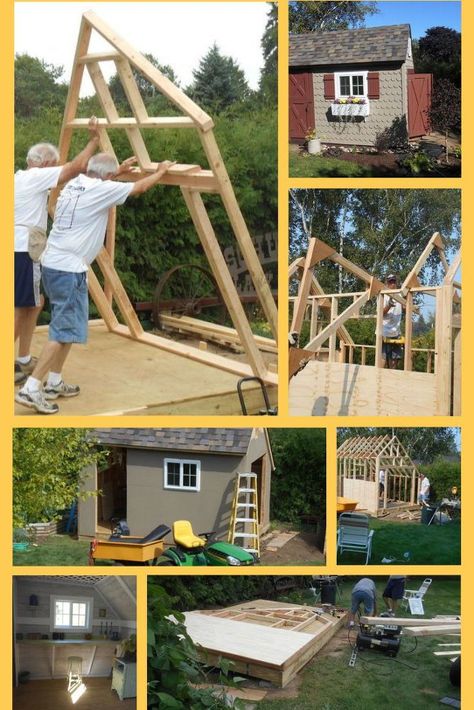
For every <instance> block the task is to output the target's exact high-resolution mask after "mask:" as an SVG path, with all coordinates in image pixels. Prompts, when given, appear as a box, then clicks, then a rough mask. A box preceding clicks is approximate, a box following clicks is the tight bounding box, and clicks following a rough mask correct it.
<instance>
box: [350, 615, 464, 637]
mask: <svg viewBox="0 0 474 710" xmlns="http://www.w3.org/2000/svg"><path fill="white" fill-rule="evenodd" d="M360 622H361V624H371V625H373V624H390V625H393V626H402V627H403V636H444V635H454V636H459V635H460V634H461V617H460V616H454V615H453V616H435V617H434V618H433V619H414V618H413V617H410V618H405V617H403V618H402V617H394V616H392V617H386V616H363V617H361V620H360Z"/></svg>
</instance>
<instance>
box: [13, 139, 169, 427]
mask: <svg viewBox="0 0 474 710" xmlns="http://www.w3.org/2000/svg"><path fill="white" fill-rule="evenodd" d="M134 162H135V158H128V159H127V160H125V161H124V162H123V163H122V164H121V165H120V166H119V165H118V163H117V161H116V159H115V157H114V156H112V155H110V154H109V153H98V154H97V155H95V156H93V157H92V158H90V160H89V162H88V164H87V174H86V175H79V176H78V177H76V178H74V179H73V180H71V181H70V182H68V183H67V185H66V186H65V187H64V189H63V190H62V192H61V194H60V196H59V199H58V202H57V205H56V212H55V216H54V223H53V226H52V229H51V232H50V234H49V238H48V245H47V247H46V249H45V251H44V253H43V256H42V258H41V263H42V279H43V286H44V289H45V292H46V295H47V296H48V297H49V300H50V304H51V322H50V325H49V342H48V343H46V345H45V346H44V347H43V350H42V352H41V355H40V357H39V360H38V363H37V365H36V367H35V369H34V370H33V373H32V374H31V375H30V377H29V378H28V379H27V381H26V383H25V385H24V387H23V388H22V389H21V390H20V391H19V392H18V393H17V395H16V397H15V400H16V401H17V402H18V403H19V404H23V405H24V406H25V407H30V408H32V409H36V411H37V412H39V413H41V414H56V412H58V410H59V407H58V405H57V404H56V403H53V402H51V401H50V400H54V399H57V398H58V397H75V396H76V395H78V394H79V392H80V388H79V387H78V386H77V385H70V384H66V383H65V382H64V380H63V378H62V374H61V373H62V369H63V366H64V363H65V360H66V358H67V356H68V354H69V351H70V349H71V345H72V344H73V343H85V342H87V324H88V319H89V299H88V294H87V271H88V268H89V264H92V262H93V261H94V259H95V258H96V257H97V255H98V253H99V252H100V250H101V249H102V246H103V242H104V237H105V232H106V229H107V219H108V214H109V209H110V208H111V207H114V206H115V205H122V204H123V203H124V202H125V200H126V199H127V197H129V195H139V194H142V193H143V192H146V191H147V190H149V189H150V188H152V187H153V186H154V185H156V184H157V183H159V182H160V180H161V178H162V177H163V175H164V174H165V173H166V172H167V170H168V169H169V168H170V167H171V166H172V165H174V163H171V162H170V161H167V160H166V161H164V162H162V163H159V164H158V168H157V170H156V172H154V173H152V174H151V175H147V176H146V177H144V178H141V179H140V180H137V182H135V183H133V182H114V181H113V178H114V177H117V175H119V174H121V173H126V172H129V171H130V170H131V169H132V164H133V163H134ZM47 373H49V374H48V378H47V381H46V382H45V384H44V388H43V385H42V382H43V378H44V377H45V376H46V374H47Z"/></svg>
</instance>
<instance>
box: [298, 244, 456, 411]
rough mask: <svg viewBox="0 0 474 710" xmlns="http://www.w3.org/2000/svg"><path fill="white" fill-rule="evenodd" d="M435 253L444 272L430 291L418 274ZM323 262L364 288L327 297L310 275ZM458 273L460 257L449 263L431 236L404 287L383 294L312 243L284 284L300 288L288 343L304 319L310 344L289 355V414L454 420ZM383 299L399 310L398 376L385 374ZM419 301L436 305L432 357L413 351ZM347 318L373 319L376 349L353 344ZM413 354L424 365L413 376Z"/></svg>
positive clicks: (373, 281)
mask: <svg viewBox="0 0 474 710" xmlns="http://www.w3.org/2000/svg"><path fill="white" fill-rule="evenodd" d="M433 251H435V252H436V253H437V254H438V257H439V260H440V262H441V264H442V268H443V270H444V277H443V280H442V282H441V283H439V284H437V285H435V286H429V285H421V284H420V281H419V278H418V277H419V274H420V272H421V270H422V268H423V267H424V266H425V264H426V262H427V260H428V258H429V257H430V255H431V253H432V252H433ZM324 259H329V260H330V261H332V262H333V263H334V264H336V265H337V266H338V267H339V268H342V269H344V270H346V271H347V272H349V273H350V274H351V275H352V276H353V277H354V278H356V279H358V280H359V281H362V283H363V288H362V289H361V290H354V291H351V292H350V293H345V292H341V293H325V292H324V290H323V288H322V287H321V285H320V283H319V281H318V279H317V277H316V275H315V273H314V271H315V267H316V266H317V265H318V264H319V263H320V262H321V261H323V260H324ZM460 265H461V258H460V253H457V254H456V256H455V257H454V258H453V259H452V261H451V263H450V264H449V263H448V261H447V259H446V255H445V245H444V242H443V240H442V238H441V235H440V234H439V233H438V232H435V233H434V234H433V236H432V237H431V239H430V240H429V241H428V243H427V245H426V246H425V248H424V249H423V251H422V253H421V254H420V256H419V258H418V259H417V261H416V263H415V265H414V266H413V268H412V269H411V270H410V272H409V273H408V274H407V276H406V278H405V279H404V281H403V283H402V285H401V286H400V287H399V288H396V289H387V288H386V286H385V285H384V284H383V283H382V282H381V281H380V280H379V279H377V278H376V277H375V276H373V275H372V274H370V273H369V272H368V271H366V270H365V269H363V268H361V267H360V266H357V265H356V264H354V263H353V262H351V261H350V260H349V259H347V258H345V257H344V256H342V255H341V254H339V253H338V252H337V250H336V249H334V248H333V247H331V246H329V245H328V244H326V243H325V242H323V241H321V240H320V239H316V238H315V237H312V238H311V239H310V240H309V244H308V250H307V253H306V256H304V257H300V258H299V259H296V260H295V261H294V262H293V263H292V264H291V265H290V267H289V278H290V279H295V278H296V279H298V280H299V285H298V294H297V296H296V298H290V301H292V302H293V314H292V321H291V327H290V332H291V333H292V335H293V339H294V336H295V335H296V336H299V335H300V333H301V329H302V326H303V322H304V320H305V319H306V320H309V326H310V329H309V330H310V333H309V341H308V343H307V344H306V345H305V346H304V348H300V347H291V348H290V362H289V373H290V378H292V379H291V382H290V413H291V414H293V415H308V414H313V415H315V414H340V415H346V414H352V415H358V414H364V415H372V414H375V415H379V414H382V415H398V414H400V415H402V414H403V415H407V414H408V415H433V414H439V415H447V414H454V415H456V414H459V413H460V406H461V405H460V390H461V382H460V371H461V308H460V304H461V297H460V290H461V284H460V283H459V282H458V281H456V280H455V279H456V274H457V271H458V269H459V268H460ZM386 296H389V297H391V298H392V299H393V300H395V301H396V302H398V303H400V304H401V305H402V306H403V308H404V310H405V327H404V333H402V336H403V338H402V339H403V344H404V359H403V369H402V370H390V369H385V368H384V362H383V357H382V343H383V310H384V298H385V297H386ZM417 296H418V297H419V296H426V297H431V298H432V299H434V301H433V302H434V311H435V314H436V316H435V324H434V330H435V345H434V348H432V349H430V348H417V347H415V346H414V344H413V317H414V315H415V313H416V312H417V306H416V301H417ZM344 300H345V303H344ZM347 301H349V304H348V305H347ZM341 302H342V303H343V304H344V308H343V309H341V306H340V304H341ZM374 302H375V307H374V306H372V310H370V309H369V310H367V311H366V312H365V313H362V311H363V309H364V307H365V306H367V305H371V304H374ZM352 318H355V319H357V318H374V319H375V344H367V343H363V344H361V343H355V342H354V340H353V338H352V337H351V335H350V332H349V331H348V329H347V328H346V324H347V322H348V321H349V320H350V319H352ZM418 353H423V354H424V355H425V357H426V371H425V372H418V371H415V370H414V369H413V358H414V356H415V355H416V354H418ZM369 354H373V359H374V365H373V366H372V365H369V364H368V359H369V358H368V355H369ZM357 360H359V362H358V363H357V364H356V362H357Z"/></svg>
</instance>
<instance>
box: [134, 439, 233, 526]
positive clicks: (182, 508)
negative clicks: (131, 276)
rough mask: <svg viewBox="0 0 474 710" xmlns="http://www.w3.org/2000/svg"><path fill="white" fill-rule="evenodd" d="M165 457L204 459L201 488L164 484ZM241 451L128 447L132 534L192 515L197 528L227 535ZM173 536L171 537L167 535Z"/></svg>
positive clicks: (191, 517) (169, 523)
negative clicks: (173, 487) (223, 453)
mask: <svg viewBox="0 0 474 710" xmlns="http://www.w3.org/2000/svg"><path fill="white" fill-rule="evenodd" d="M165 458H173V459H180V458H181V459H186V460H189V461H200V462H201V490H200V491H182V490H180V491H177V490H169V489H165V488H164V485H163V483H164V481H163V466H164V459H165ZM241 462H242V457H240V456H220V455H209V454H203V455H193V454H190V453H188V452H180V453H177V452H172V451H169V452H163V451H143V450H138V449H129V450H128V451H127V520H128V524H129V527H130V531H131V533H132V535H146V534H147V533H148V532H150V530H152V529H153V528H154V527H156V526H157V525H159V524H162V523H164V524H166V525H169V526H170V527H172V524H173V522H174V521H175V520H189V521H190V522H191V524H192V526H193V529H194V532H195V533H199V532H209V531H210V530H215V531H216V533H217V536H218V537H220V538H225V536H226V534H227V529H228V526H229V519H230V506H231V501H232V495H233V491H234V478H235V474H236V472H237V469H238V468H239V466H240V465H241ZM168 539H169V540H171V537H169V538H168Z"/></svg>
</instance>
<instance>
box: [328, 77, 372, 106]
mask: <svg viewBox="0 0 474 710" xmlns="http://www.w3.org/2000/svg"><path fill="white" fill-rule="evenodd" d="M368 75H369V72H368V71H341V72H335V73H334V90H335V97H336V99H341V98H345V94H344V95H343V96H341V91H340V86H341V82H340V78H341V77H342V76H362V78H363V79H364V93H363V94H362V95H361V94H358V96H360V98H363V99H368V95H367V94H368V91H369V86H368V79H367V77H368ZM351 86H352V82H351Z"/></svg>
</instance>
